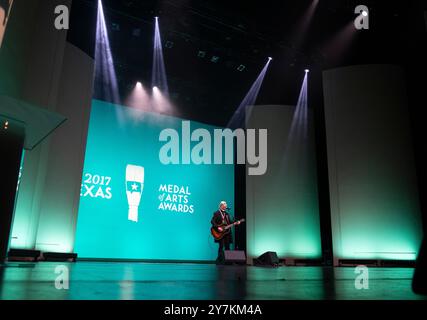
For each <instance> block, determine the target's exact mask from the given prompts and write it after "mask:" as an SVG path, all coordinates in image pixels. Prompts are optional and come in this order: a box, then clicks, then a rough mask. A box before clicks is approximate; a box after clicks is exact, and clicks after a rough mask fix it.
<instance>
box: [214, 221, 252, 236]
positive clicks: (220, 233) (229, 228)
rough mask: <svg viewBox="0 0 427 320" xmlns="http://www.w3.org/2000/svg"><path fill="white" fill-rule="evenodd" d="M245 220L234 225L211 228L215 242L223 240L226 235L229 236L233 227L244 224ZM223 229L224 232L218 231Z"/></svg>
mask: <svg viewBox="0 0 427 320" xmlns="http://www.w3.org/2000/svg"><path fill="white" fill-rule="evenodd" d="M244 221H245V219H240V220H239V221H237V222H234V223H232V224H229V225H227V224H222V225H219V226H216V227H212V228H211V234H212V236H213V237H214V239H215V241H218V240H221V239H222V238H224V236H225V235H227V234H229V233H230V232H231V227H234V226H235V225H237V224H240V223H242V222H244ZM219 227H221V228H222V229H223V230H222V232H221V231H219V230H218V228H219Z"/></svg>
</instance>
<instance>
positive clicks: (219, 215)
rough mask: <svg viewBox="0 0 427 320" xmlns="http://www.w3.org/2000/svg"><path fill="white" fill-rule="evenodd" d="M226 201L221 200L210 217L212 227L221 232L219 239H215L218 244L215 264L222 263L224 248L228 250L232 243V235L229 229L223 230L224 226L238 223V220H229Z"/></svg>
mask: <svg viewBox="0 0 427 320" xmlns="http://www.w3.org/2000/svg"><path fill="white" fill-rule="evenodd" d="M226 210H227V202H225V201H221V203H220V204H219V210H217V211H215V212H214V214H213V217H212V219H211V224H212V229H214V230H216V231H218V232H219V233H223V232H224V234H223V236H221V238H220V239H215V242H216V243H218V244H219V248H218V257H217V259H216V263H217V264H223V263H224V260H225V259H224V249H225V250H230V244H232V243H233V237H232V235H231V229H228V230H225V228H224V226H227V225H230V224H233V223H235V224H240V221H236V222H233V221H231V218H230V215H229V214H228V213H227V212H226Z"/></svg>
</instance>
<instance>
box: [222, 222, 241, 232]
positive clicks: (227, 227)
mask: <svg viewBox="0 0 427 320" xmlns="http://www.w3.org/2000/svg"><path fill="white" fill-rule="evenodd" d="M238 222H243V220H239V221H236V222H233V223H231V224H229V225H228V226H225V227H224V229H225V230H227V229H230V228H231V227H234V226H235V225H236V224H237V223H238Z"/></svg>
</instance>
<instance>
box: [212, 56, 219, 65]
mask: <svg viewBox="0 0 427 320" xmlns="http://www.w3.org/2000/svg"><path fill="white" fill-rule="evenodd" d="M218 61H219V57H218V56H212V58H211V62H213V63H217V62H218Z"/></svg>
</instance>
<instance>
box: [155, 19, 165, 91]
mask: <svg viewBox="0 0 427 320" xmlns="http://www.w3.org/2000/svg"><path fill="white" fill-rule="evenodd" d="M154 18H155V27H154V51H153V69H152V76H151V77H152V78H151V85H152V86H153V87H154V86H156V87H158V88H160V89H161V90H162V92H163V93H164V94H165V95H166V96H167V97H168V96H169V87H168V81H167V76H166V68H165V62H164V58H163V46H162V39H161V34H160V27H159V18H158V17H154Z"/></svg>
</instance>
